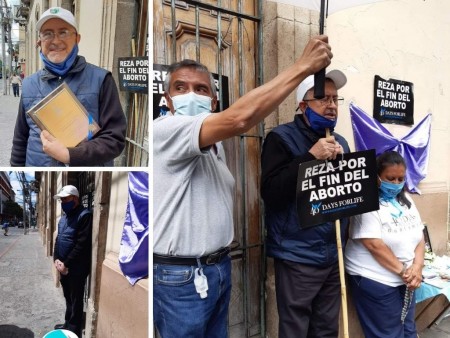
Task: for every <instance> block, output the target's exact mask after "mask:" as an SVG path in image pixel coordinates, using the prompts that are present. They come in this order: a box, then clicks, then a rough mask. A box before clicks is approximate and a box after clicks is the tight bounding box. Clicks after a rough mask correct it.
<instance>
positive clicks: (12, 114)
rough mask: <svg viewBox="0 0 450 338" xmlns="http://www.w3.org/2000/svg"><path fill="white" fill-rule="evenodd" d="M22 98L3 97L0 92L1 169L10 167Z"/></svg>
mask: <svg viewBox="0 0 450 338" xmlns="http://www.w3.org/2000/svg"><path fill="white" fill-rule="evenodd" d="M19 102H20V97H14V95H12V94H11V95H3V94H2V93H1V91H0V135H2V139H1V143H2V146H1V148H0V167H10V164H9V159H10V158H11V148H12V139H13V135H14V127H15V125H16V119H17V112H18V109H19Z"/></svg>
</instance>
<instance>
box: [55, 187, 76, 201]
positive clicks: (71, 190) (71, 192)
mask: <svg viewBox="0 0 450 338" xmlns="http://www.w3.org/2000/svg"><path fill="white" fill-rule="evenodd" d="M67 196H80V195H79V193H78V189H77V188H76V187H74V186H73V185H65V186H64V187H63V188H62V189H61V190H60V191H59V193H57V194H56V195H55V196H53V198H54V199H60V198H62V197H67Z"/></svg>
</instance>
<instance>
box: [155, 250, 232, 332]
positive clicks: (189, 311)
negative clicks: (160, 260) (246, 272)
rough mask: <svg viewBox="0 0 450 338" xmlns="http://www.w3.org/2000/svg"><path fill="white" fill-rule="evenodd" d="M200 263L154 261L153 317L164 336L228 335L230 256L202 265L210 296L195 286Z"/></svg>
mask: <svg viewBox="0 0 450 338" xmlns="http://www.w3.org/2000/svg"><path fill="white" fill-rule="evenodd" d="M196 268H197V266H182V265H166V264H153V320H154V322H155V326H156V328H157V330H158V332H159V334H160V335H161V337H162V338H174V337H183V338H190V337H191V338H202V337H203V338H226V337H227V336H228V322H227V316H228V304H229V302H230V294H231V259H230V257H229V256H228V257H225V258H224V259H222V261H221V262H220V263H218V264H214V265H203V266H202V268H203V274H204V275H205V276H206V277H207V279H208V291H207V292H208V296H207V297H206V298H204V299H202V298H200V295H199V294H198V293H197V291H196V290H195V286H194V271H195V269H196Z"/></svg>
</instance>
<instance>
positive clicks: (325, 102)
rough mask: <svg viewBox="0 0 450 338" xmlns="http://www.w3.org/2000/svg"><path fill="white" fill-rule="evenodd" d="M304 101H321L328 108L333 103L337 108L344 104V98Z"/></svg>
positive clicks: (335, 97)
mask: <svg viewBox="0 0 450 338" xmlns="http://www.w3.org/2000/svg"><path fill="white" fill-rule="evenodd" d="M303 101H305V102H309V101H319V103H320V104H321V105H322V106H328V105H330V104H331V101H333V103H334V104H335V105H336V106H340V105H341V104H343V103H344V98H343V97H342V96H325V97H324V98H323V99H304V100H303Z"/></svg>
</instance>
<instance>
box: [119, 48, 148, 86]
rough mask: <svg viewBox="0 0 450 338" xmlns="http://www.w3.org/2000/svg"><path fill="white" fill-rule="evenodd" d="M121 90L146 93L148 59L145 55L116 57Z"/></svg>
mask: <svg viewBox="0 0 450 338" xmlns="http://www.w3.org/2000/svg"><path fill="white" fill-rule="evenodd" d="M118 66H119V88H120V90H121V91H127V92H134V93H142V94H148V81H149V77H148V72H149V61H148V57H147V56H143V57H124V58H119V59H118Z"/></svg>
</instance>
